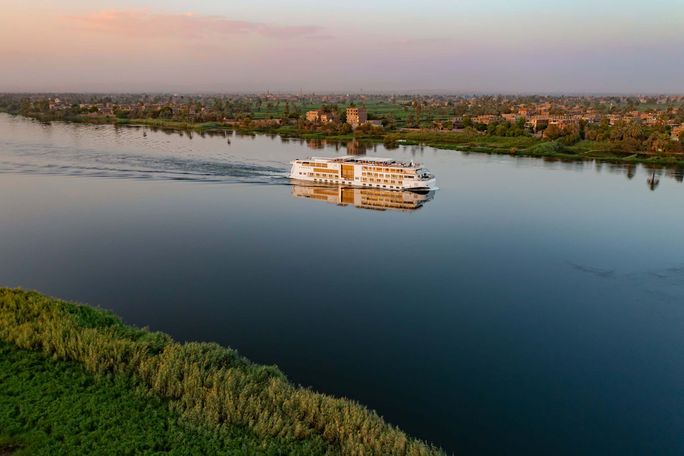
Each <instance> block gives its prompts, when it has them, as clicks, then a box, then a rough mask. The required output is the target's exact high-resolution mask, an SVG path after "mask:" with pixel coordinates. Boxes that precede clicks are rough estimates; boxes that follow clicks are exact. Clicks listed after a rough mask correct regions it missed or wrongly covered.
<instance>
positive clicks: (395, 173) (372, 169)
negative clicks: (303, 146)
mask: <svg viewBox="0 0 684 456" xmlns="http://www.w3.org/2000/svg"><path fill="white" fill-rule="evenodd" d="M291 164H292V168H291V170H290V175H289V176H290V179H293V180H295V181H299V182H305V183H307V182H308V183H315V184H324V185H325V184H329V185H343V186H349V187H358V188H380V189H384V190H400V191H401V190H409V191H416V192H429V191H433V190H437V189H438V188H437V181H436V179H435V178H434V177H433V176H432V175H431V174H430V173H429V171H427V170H426V169H424V168H421V167H420V165H417V164H413V163H410V164H407V163H401V162H396V161H394V160H391V159H382V158H361V157H355V156H346V157H334V158H320V157H314V158H309V159H303V160H294V161H292V162H291Z"/></svg>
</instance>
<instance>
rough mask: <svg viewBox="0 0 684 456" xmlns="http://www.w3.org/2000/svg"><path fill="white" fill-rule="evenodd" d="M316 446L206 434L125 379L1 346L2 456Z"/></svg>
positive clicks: (310, 449) (236, 433)
mask: <svg viewBox="0 0 684 456" xmlns="http://www.w3.org/2000/svg"><path fill="white" fill-rule="evenodd" d="M320 448H322V447H321V445H320V444H318V445H315V444H314V445H311V444H310V443H309V442H306V441H302V442H285V441H282V440H281V439H260V438H257V437H256V436H254V435H252V434H251V433H249V432H247V431H245V430H244V429H241V428H239V427H233V428H232V429H230V430H227V431H226V430H224V431H219V430H211V429H208V428H205V427H203V426H197V425H193V424H192V423H190V422H188V421H187V420H184V419H183V418H182V417H181V416H180V415H179V414H178V413H174V412H172V411H171V410H170V409H169V407H168V404H167V402H166V401H163V400H161V399H159V398H157V397H155V396H152V395H149V394H146V390H145V388H144V387H143V386H142V385H139V384H138V383H136V382H135V381H133V379H131V378H130V377H126V376H121V375H119V376H112V375H94V374H92V373H90V372H88V371H86V370H85V368H84V367H83V366H82V365H80V364H78V363H75V362H70V361H59V360H55V359H52V358H51V357H49V356H47V355H45V354H43V353H39V352H34V351H28V350H22V349H19V348H17V347H16V346H15V345H10V344H7V343H0V455H4V454H8V453H9V454H13V455H14V456H22V455H58V454H65V455H66V454H69V455H76V454H117V455H126V454H156V453H159V454H161V453H163V454H169V455H179V456H180V455H188V454H197V455H213V454H234V455H242V454H282V453H315V452H316V451H317V449H320Z"/></svg>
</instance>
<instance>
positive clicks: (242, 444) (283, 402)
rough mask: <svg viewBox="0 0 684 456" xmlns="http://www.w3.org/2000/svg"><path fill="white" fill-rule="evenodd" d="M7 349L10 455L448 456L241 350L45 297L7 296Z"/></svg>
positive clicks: (2, 370) (1, 426) (3, 306)
mask: <svg viewBox="0 0 684 456" xmlns="http://www.w3.org/2000/svg"><path fill="white" fill-rule="evenodd" d="M0 341H2V343H1V344H0V389H1V392H0V454H2V452H3V451H5V453H8V452H9V450H10V449H11V450H12V451H18V452H19V454H21V452H24V454H60V453H61V454H133V453H141V452H142V453H145V452H147V453H150V454H154V453H162V452H170V453H171V454H312V455H313V454H342V455H352V454H377V455H437V454H442V452H441V451H439V450H438V449H436V448H434V447H431V446H429V445H427V444H425V443H423V442H420V441H418V440H416V439H412V438H410V437H408V436H407V435H406V434H404V433H403V432H402V431H400V430H399V429H397V428H395V427H393V426H391V425H389V424H387V423H386V422H385V421H384V420H383V419H382V418H381V417H380V416H378V415H377V414H376V413H375V412H373V411H370V410H368V409H366V408H365V407H363V406H362V405H360V404H358V403H356V402H353V401H350V400H347V399H338V398H333V397H330V396H327V395H323V394H319V393H316V392H314V391H312V390H310V389H306V388H302V387H298V386H295V385H293V384H292V383H290V382H289V381H288V380H287V378H286V377H285V375H284V374H283V373H282V372H280V371H279V370H278V369H277V368H275V367H272V366H261V365H257V364H253V363H251V362H250V361H248V360H246V359H245V358H242V357H240V356H239V355H238V354H237V353H236V352H235V351H233V350H231V349H228V348H223V347H220V346H218V345H216V344H211V343H186V344H180V343H178V342H175V341H174V340H173V339H171V337H169V336H168V335H166V334H163V333H159V332H150V331H146V330H142V329H137V328H133V327H130V326H126V325H124V324H123V323H122V322H121V320H120V319H118V318H117V317H116V316H114V315H113V314H111V313H109V312H106V311H103V310H98V309H94V308H92V307H88V306H84V305H79V304H73V303H68V302H64V301H60V300H57V299H53V298H49V297H46V296H43V295H40V294H38V293H35V292H27V291H22V290H17V289H0Z"/></svg>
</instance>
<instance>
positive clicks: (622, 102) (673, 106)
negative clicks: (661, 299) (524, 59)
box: [0, 94, 684, 166]
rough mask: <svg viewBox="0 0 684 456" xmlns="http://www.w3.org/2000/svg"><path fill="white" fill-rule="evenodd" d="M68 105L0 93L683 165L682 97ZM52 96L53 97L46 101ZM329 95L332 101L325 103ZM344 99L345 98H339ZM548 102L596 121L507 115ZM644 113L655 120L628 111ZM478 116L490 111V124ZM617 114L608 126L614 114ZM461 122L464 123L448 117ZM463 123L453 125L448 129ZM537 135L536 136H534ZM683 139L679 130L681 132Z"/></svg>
mask: <svg viewBox="0 0 684 456" xmlns="http://www.w3.org/2000/svg"><path fill="white" fill-rule="evenodd" d="M65 96H66V97H68V98H67V100H68V101H67V102H65V101H64V100H60V103H61V104H59V105H55V103H54V100H55V99H58V98H48V97H46V96H42V95H39V94H37V95H0V111H4V112H8V113H12V114H21V115H24V116H27V117H32V118H35V119H38V120H43V121H52V120H64V121H71V122H85V123H109V124H115V125H149V126H153V127H159V128H165V129H180V130H195V131H200V132H203V131H219V130H238V131H242V132H262V133H270V134H278V135H281V136H283V137H297V138H303V139H329V140H339V141H349V140H353V139H356V140H365V141H374V142H384V143H385V145H386V146H388V148H393V147H396V146H397V145H398V144H400V143H403V144H423V145H428V146H431V147H435V148H440V149H453V150H462V151H472V152H485V153H495V154H512V155H522V156H536V157H551V158H558V159H564V160H586V159H589V160H601V161H610V162H625V163H646V164H653V165H665V166H684V141H682V140H681V138H674V136H673V135H674V133H673V131H674V130H673V128H674V127H673V126H672V125H676V124H681V125H684V108H682V107H681V103H682V97H672V99H671V100H670V99H668V100H667V101H665V102H663V103H659V100H657V99H644V100H641V99H639V98H637V97H598V98H597V97H548V96H547V97H543V96H528V97H515V96H510V97H503V96H479V97H465V96H434V97H420V96H412V97H404V98H401V97H396V96H380V95H376V96H357V97H356V98H355V97H354V96H349V95H347V96H344V97H343V96H338V97H334V96H325V97H316V96H293V95H290V96H282V97H281V98H282V100H281V99H280V98H276V97H274V96H272V95H267V96H258V95H253V96H248V95H244V96H183V95H174V96H169V95H156V96H151V95H106V96H96V95H85V94H84V95H78V94H70V95H65ZM50 100H53V102H52V103H51V102H50ZM331 100H332V101H331ZM347 102H350V103H353V102H359V103H361V104H362V105H363V106H365V107H366V108H367V109H368V117H369V119H373V120H377V121H381V122H382V125H383V128H377V127H374V126H371V125H364V126H361V127H359V128H357V129H355V130H352V129H351V127H350V126H349V125H348V124H346V123H345V122H344V120H345V110H344V108H345V106H346V105H345V104H344V103H347ZM338 103H342V104H338ZM542 105H544V106H547V107H548V112H549V113H550V115H558V116H563V115H567V114H569V113H571V112H585V113H592V116H593V118H594V119H595V120H594V121H592V122H588V121H584V120H581V121H577V122H576V123H575V124H573V125H569V126H566V127H557V126H556V125H550V126H549V127H548V128H546V129H545V130H543V133H542V131H535V130H531V129H530V128H528V127H525V122H524V119H523V118H518V119H517V120H515V121H508V120H506V119H504V118H503V117H501V116H503V115H509V114H506V113H514V112H516V109H517V107H519V106H523V107H524V106H527V107H530V106H532V107H539V106H542ZM313 109H320V110H322V111H326V112H331V113H334V114H336V116H337V118H338V119H339V120H338V121H337V122H332V123H329V124H317V123H311V122H307V121H306V120H305V118H304V114H305V112H306V111H307V110H313ZM638 112H648V113H649V115H651V116H652V117H653V118H654V119H657V121H656V122H655V124H649V125H646V124H644V123H642V122H641V120H634V119H632V118H631V117H630V115H633V113H638ZM479 116H484V117H487V116H489V117H492V118H493V119H491V121H488V122H489V123H488V124H487V125H485V124H481V123H478V122H477V119H478V118H479ZM611 116H612V117H613V118H616V117H617V118H619V119H620V120H619V121H617V122H615V123H611V122H612V121H610V122H609V118H610V117H611ZM454 119H460V120H454ZM456 126H459V127H460V128H459V129H458V130H454V127H456ZM535 133H536V134H535ZM682 136H684V133H682Z"/></svg>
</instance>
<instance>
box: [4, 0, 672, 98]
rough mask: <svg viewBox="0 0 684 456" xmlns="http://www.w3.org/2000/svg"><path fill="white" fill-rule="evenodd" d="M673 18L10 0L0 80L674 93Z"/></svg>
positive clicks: (497, 1) (474, 7)
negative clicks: (57, 4)
mask: <svg viewBox="0 0 684 456" xmlns="http://www.w3.org/2000/svg"><path fill="white" fill-rule="evenodd" d="M682 19H684V5H682V4H680V3H679V2H677V1H675V0H662V1H658V2H654V3H653V4H649V5H644V4H642V3H641V2H636V1H633V0H630V1H627V2H617V1H608V2H604V3H603V4H599V5H597V4H595V2H590V1H588V0H581V1H579V2H577V1H574V2H572V1H569V0H561V1H559V2H556V4H554V5H549V4H547V3H544V2H542V1H540V0H524V1H521V2H516V3H515V4H511V3H509V2H505V1H504V0H487V1H484V2H478V3H472V2H447V1H444V0H427V2H426V3H423V4H421V5H418V6H416V5H394V4H391V3H389V2H386V1H380V2H375V3H373V4H370V5H369V4H364V3H361V2H359V1H357V0H349V1H347V2H343V3H326V4H321V2H313V1H309V0H296V1H294V3H293V4H290V5H288V6H287V7H284V6H283V5H281V4H279V3H277V2H274V1H269V0H265V1H261V2H256V4H255V3H254V2H247V1H246V0H237V1H235V2H232V4H231V5H224V4H222V3H221V2H217V1H208V2H203V3H202V4H201V5H196V4H193V3H190V2H187V1H182V0H174V1H169V2H161V1H159V0H139V1H134V0H125V1H119V2H114V1H112V0H106V1H102V2H98V5H97V6H96V7H93V6H92V5H91V4H90V3H89V2H85V1H84V0H67V1H65V2H62V3H61V4H60V5H59V6H55V5H53V4H52V3H51V2H48V1H45V0H29V1H24V2H21V1H19V0H8V1H7V3H6V5H5V7H4V8H3V15H2V16H1V17H0V38H2V39H1V40H0V58H2V59H3V62H5V68H4V71H3V73H2V74H1V75H0V92H4V93H145V92H155V93H174V92H176V93H234V94H238V93H239V94H244V93H263V92H266V91H269V92H271V93H297V92H300V91H303V92H304V93H317V94H332V93H334V94H339V93H363V94H375V93H377V94H381V93H382V94H387V93H393V94H396V93H405V94H408V93H414V94H427V93H430V94H436V93H439V94H459V95H460V94H480V95H483V94H517V95H529V94H535V95H547V94H548V95H568V94H576V95H599V96H601V95H602V96H610V95H625V94H639V95H656V94H657V95H665V94H680V93H684V63H682V62H681V61H680V60H679V59H676V58H673V57H672V56H676V55H677V53H678V52H679V49H681V47H682V45H684V36H682V35H681V34H680V33H678V32H677V27H678V24H679V23H680V22H681V20H682ZM46 38H47V39H46Z"/></svg>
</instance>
